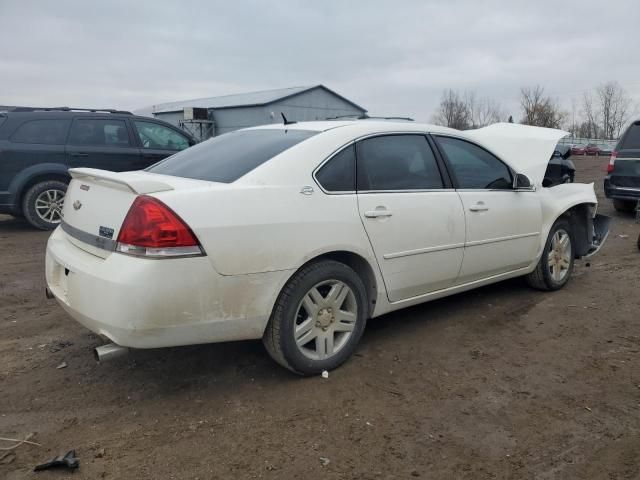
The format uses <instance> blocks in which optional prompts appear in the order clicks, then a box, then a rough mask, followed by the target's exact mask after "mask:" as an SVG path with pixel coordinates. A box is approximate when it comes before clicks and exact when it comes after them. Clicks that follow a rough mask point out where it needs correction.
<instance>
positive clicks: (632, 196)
mask: <svg viewBox="0 0 640 480" xmlns="http://www.w3.org/2000/svg"><path fill="white" fill-rule="evenodd" d="M604 193H605V195H606V197H607V198H611V199H612V200H613V206H614V207H615V209H616V210H618V211H624V212H633V211H634V209H635V207H636V203H637V202H638V200H640V120H637V121H635V122H633V123H632V124H631V125H630V126H629V128H627V130H626V131H625V132H624V135H622V136H621V137H620V140H619V141H618V144H617V145H616V148H615V149H614V151H613V152H612V153H611V158H610V159H609V165H608V166H607V176H606V177H605V179H604Z"/></svg>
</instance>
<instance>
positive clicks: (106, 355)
mask: <svg viewBox="0 0 640 480" xmlns="http://www.w3.org/2000/svg"><path fill="white" fill-rule="evenodd" d="M128 353H129V349H128V348H127V347H123V346H120V345H116V344H115V343H107V344H106V345H102V346H100V347H98V348H96V349H94V350H93V354H94V356H95V357H96V361H97V362H99V363H100V362H106V361H108V360H113V359H114V358H119V357H124V356H125V355H127V354H128Z"/></svg>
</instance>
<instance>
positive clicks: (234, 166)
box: [147, 129, 318, 183]
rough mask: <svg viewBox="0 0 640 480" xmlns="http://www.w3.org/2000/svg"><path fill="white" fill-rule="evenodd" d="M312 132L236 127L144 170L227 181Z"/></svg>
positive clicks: (248, 170) (240, 175)
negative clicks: (235, 129)
mask: <svg viewBox="0 0 640 480" xmlns="http://www.w3.org/2000/svg"><path fill="white" fill-rule="evenodd" d="M316 133H318V132H311V131H307V130H280V129H278V130H276V129H259V130H239V131H237V132H231V133H227V134H225V135H220V136H219V137H215V138H212V139H211V140H207V141H206V142H202V143H199V144H198V145H196V146H195V147H191V148H189V149H187V150H184V151H182V152H179V153H176V154H175V155H172V156H170V157H169V158H167V159H165V160H163V161H162V162H160V163H157V164H155V165H153V166H151V167H149V168H148V169H147V170H148V171H149V172H153V173H161V174H164V175H175V176H176V177H186V178H196V179H199V180H208V181H211V182H224V183H229V182H233V181H235V180H237V179H238V178H240V177H242V176H243V175H245V174H247V173H249V172H250V171H251V170H253V169H254V168H256V167H258V166H259V165H262V164H263V163H264V162H266V161H267V160H269V159H271V158H273V157H275V156H276V155H278V154H280V153H282V152H284V151H285V150H287V149H289V148H291V147H293V146H294V145H296V144H298V143H300V142H302V141H303V140H306V139H307V138H309V137H311V136H313V135H315V134H316Z"/></svg>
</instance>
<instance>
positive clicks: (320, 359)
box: [262, 260, 368, 375]
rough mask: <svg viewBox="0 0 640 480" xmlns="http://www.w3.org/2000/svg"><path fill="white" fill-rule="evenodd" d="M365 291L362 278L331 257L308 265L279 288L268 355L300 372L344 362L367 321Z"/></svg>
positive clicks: (266, 336)
mask: <svg viewBox="0 0 640 480" xmlns="http://www.w3.org/2000/svg"><path fill="white" fill-rule="evenodd" d="M367 305H368V304H367V295H366V289H365V287H364V284H363V283H362V280H361V279H360V277H359V276H358V275H357V274H356V272H354V271H353V270H352V269H351V268H350V267H348V266H347V265H345V264H343V263H340V262H336V261H333V260H325V261H321V262H317V263H312V264H310V265H308V266H306V267H304V268H302V269H301V270H300V271H298V272H297V273H296V274H295V275H294V276H293V277H292V278H291V280H289V282H288V283H287V285H286V286H285V287H284V288H283V290H282V292H281V293H280V296H279V297H278V300H277V301H276V305H275V307H274V309H273V312H272V314H271V318H270V319H269V323H268V325H267V328H266V330H265V333H264V336H263V339H262V340H263V343H264V345H265V347H266V349H267V351H268V352H269V354H270V355H271V357H272V358H273V359H274V360H275V361H276V362H278V363H279V364H280V365H282V366H283V367H285V368H288V369H289V370H291V371H292V372H294V373H297V374H300V375H315V374H319V373H321V372H322V371H323V370H332V369H334V368H337V367H339V366H340V365H341V364H342V363H344V362H345V361H346V360H347V359H348V358H349V357H350V356H351V355H352V354H353V352H354V351H355V349H356V346H357V345H358V342H359V341H360V338H361V337H362V333H363V332H364V328H365V325H366V322H367V316H368V315H367Z"/></svg>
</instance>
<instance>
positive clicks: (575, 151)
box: [571, 145, 586, 155]
mask: <svg viewBox="0 0 640 480" xmlns="http://www.w3.org/2000/svg"><path fill="white" fill-rule="evenodd" d="M584 148H585V147H584V145H572V146H571V155H586V154H585V152H584Z"/></svg>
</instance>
